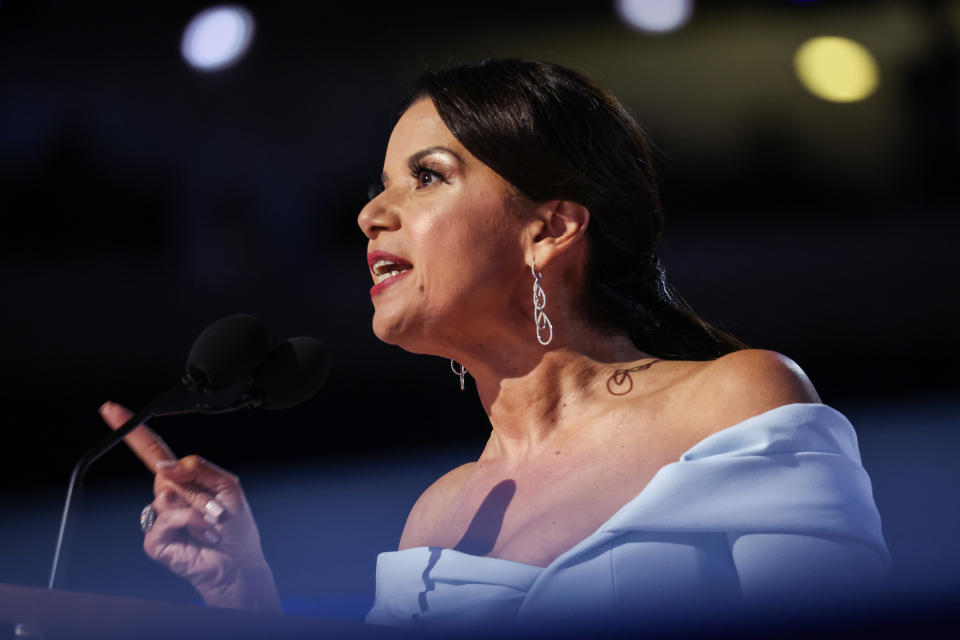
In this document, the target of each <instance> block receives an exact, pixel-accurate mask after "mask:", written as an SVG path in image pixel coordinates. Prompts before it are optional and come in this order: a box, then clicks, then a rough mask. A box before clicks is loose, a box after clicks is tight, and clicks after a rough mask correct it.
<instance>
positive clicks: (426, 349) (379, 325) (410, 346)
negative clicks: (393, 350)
mask: <svg viewBox="0 0 960 640" xmlns="http://www.w3.org/2000/svg"><path fill="white" fill-rule="evenodd" d="M372 325H373V334H374V335H375V336H377V338H378V339H379V340H380V341H381V342H385V343H387V344H392V345H394V346H396V347H400V348H401V349H403V350H404V351H409V352H410V353H417V354H422V355H436V349H435V348H434V347H435V346H436V345H435V344H433V341H431V340H429V339H427V337H426V336H425V335H424V331H423V329H424V325H423V324H417V325H416V326H413V323H411V322H409V321H408V320H407V319H397V318H389V317H385V316H383V315H378V314H376V313H375V314H374V315H373V323H372Z"/></svg>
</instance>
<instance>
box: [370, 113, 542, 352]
mask: <svg viewBox="0 0 960 640" xmlns="http://www.w3.org/2000/svg"><path fill="white" fill-rule="evenodd" d="M382 180H383V187H384V189H383V191H382V192H381V193H380V194H379V195H377V196H376V197H375V198H373V199H372V200H371V201H370V202H369V203H368V204H367V206H365V207H364V208H363V210H362V211H361V212H360V215H359V217H358V223H359V225H360V228H361V229H363V232H364V234H365V235H366V236H367V238H368V239H369V244H368V253H367V257H368V264H369V267H370V272H371V276H372V278H373V282H374V286H373V288H372V289H371V290H370V295H371V297H372V299H373V305H374V309H375V313H374V317H373V330H374V333H376V335H377V337H379V338H380V339H381V340H383V341H385V342H389V343H391V344H397V345H399V346H401V347H403V348H404V349H407V350H408V351H413V352H416V353H434V354H438V355H449V354H450V353H451V350H450V349H448V348H446V347H447V346H450V345H454V346H455V347H454V350H455V348H456V347H457V346H464V345H465V343H464V340H468V341H472V342H473V343H475V344H476V343H482V342H483V337H484V336H485V335H490V333H491V331H494V330H495V328H496V326H497V324H498V323H501V324H502V322H503V319H504V316H505V314H507V313H508V309H509V308H510V305H511V300H513V299H515V292H516V291H519V289H518V287H519V286H520V284H521V278H522V276H523V274H524V272H525V271H527V272H528V271H529V269H528V268H527V267H526V262H525V259H524V253H523V245H522V239H523V237H524V221H523V220H522V218H521V216H519V215H517V214H516V213H514V212H511V211H508V210H507V208H506V202H507V199H508V198H509V197H510V192H509V185H508V183H507V182H506V181H505V180H504V179H503V178H501V177H500V176H499V175H497V174H496V173H494V172H493V170H491V169H490V168H489V167H487V166H486V165H484V164H483V163H482V162H480V161H479V160H477V159H476V158H475V157H473V155H471V154H470V152H469V151H467V150H466V149H465V148H464V147H463V145H461V144H460V143H459V142H458V141H457V139H456V138H455V137H454V136H453V134H452V133H450V130H449V129H447V127H446V125H444V123H443V120H442V119H441V118H440V116H439V114H438V113H437V110H436V108H435V107H434V106H433V102H432V101H430V100H419V101H417V102H415V103H414V104H413V105H411V107H410V108H409V109H407V111H406V112H405V113H404V114H403V116H402V117H401V118H400V120H399V121H398V122H397V125H396V126H395V127H394V129H393V133H392V134H391V136H390V141H389V143H388V144H387V153H386V157H385V158H384V164H383V174H382Z"/></svg>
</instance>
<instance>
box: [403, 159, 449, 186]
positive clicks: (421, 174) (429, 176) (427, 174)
mask: <svg viewBox="0 0 960 640" xmlns="http://www.w3.org/2000/svg"><path fill="white" fill-rule="evenodd" d="M411 173H412V174H413V177H414V178H415V179H416V180H417V188H418V189H423V188H425V187H430V186H433V185H434V184H435V183H436V182H443V180H444V177H443V175H442V174H441V173H440V172H439V171H436V170H435V169H430V168H428V167H425V166H423V165H419V164H418V165H414V166H413V167H411Z"/></svg>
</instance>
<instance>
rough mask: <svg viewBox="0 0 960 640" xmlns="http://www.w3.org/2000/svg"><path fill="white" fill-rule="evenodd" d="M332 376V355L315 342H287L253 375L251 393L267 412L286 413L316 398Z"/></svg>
mask: <svg viewBox="0 0 960 640" xmlns="http://www.w3.org/2000/svg"><path fill="white" fill-rule="evenodd" d="M329 373H330V354H329V353H328V352H327V350H326V349H324V347H323V345H322V344H320V341H319V340H317V339H316V338H310V337H308V336H299V337H297V338H290V339H288V340H284V341H283V342H281V343H280V344H278V345H277V346H276V347H274V348H273V349H272V350H271V351H270V353H268V354H267V357H266V359H264V361H263V362H262V363H261V364H260V366H259V367H258V368H257V370H256V372H255V373H254V374H253V381H252V383H251V385H250V386H251V387H252V390H253V391H254V393H256V394H257V395H258V396H260V397H261V398H262V400H263V404H261V405H260V406H262V407H263V408H264V409H286V408H287V407H292V406H294V405H296V404H300V403H301V402H303V401H304V400H306V399H308V398H310V397H311V396H313V394H315V393H316V392H317V391H318V390H319V389H320V387H321V386H323V383H324V382H325V381H326V380H327V375H328V374H329Z"/></svg>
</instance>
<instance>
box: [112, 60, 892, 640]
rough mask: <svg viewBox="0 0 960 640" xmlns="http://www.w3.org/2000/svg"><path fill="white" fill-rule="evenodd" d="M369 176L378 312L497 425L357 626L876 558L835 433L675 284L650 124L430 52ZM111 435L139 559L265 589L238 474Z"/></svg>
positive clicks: (740, 582)
mask: <svg viewBox="0 0 960 640" xmlns="http://www.w3.org/2000/svg"><path fill="white" fill-rule="evenodd" d="M372 195H373V197H372V199H371V200H370V202H369V203H368V204H367V206H365V207H364V208H363V210H362V211H361V212H360V215H359V220H358V221H359V224H360V227H361V229H362V230H363V232H364V233H365V234H366V236H367V238H368V239H369V249H368V264H369V267H370V271H371V276H372V278H373V280H374V286H373V288H372V289H371V296H372V299H373V304H374V308H375V313H374V317H373V329H374V332H375V333H376V335H377V336H378V337H379V338H380V339H381V340H383V341H385V342H388V343H390V344H395V345H398V346H400V347H402V348H404V349H406V350H408V351H412V352H415V353H428V354H434V355H439V356H443V357H444V358H450V359H451V366H452V367H453V370H454V373H455V374H457V376H458V377H459V384H460V386H461V388H463V380H464V376H465V375H470V376H472V377H473V378H474V380H475V381H476V386H477V390H478V393H479V396H480V400H481V402H482V403H483V406H484V409H485V411H486V413H487V415H488V417H489V419H490V425H491V435H490V438H489V441H488V442H487V445H486V447H485V448H484V450H483V452H482V454H481V455H480V457H479V459H478V460H477V461H476V462H473V463H470V464H467V465H464V466H462V467H459V468H457V469H454V470H452V471H450V472H449V473H447V474H446V475H444V476H443V477H441V478H440V479H439V480H437V481H436V482H435V483H434V484H433V485H432V486H431V487H429V488H428V489H427V490H426V491H425V492H424V494H423V495H422V496H421V497H420V499H419V500H418V501H417V502H416V504H415V505H414V507H413V509H412V510H411V512H410V515H409V518H408V520H407V523H406V526H405V528H404V531H403V534H402V536H401V539H400V544H399V549H398V551H395V552H388V553H383V554H381V555H380V557H379V559H378V568H377V600H376V603H375V605H374V608H373V610H372V611H371V612H370V614H369V615H368V621H369V622H373V623H379V624H392V625H425V626H428V627H429V626H435V627H443V626H446V625H453V626H460V625H465V624H467V625H469V624H475V623H476V622H478V621H483V622H497V621H503V622H510V621H517V622H522V621H535V620H544V619H549V620H554V621H556V620H560V619H565V618H570V617H574V618H582V617H583V616H603V617H604V619H610V618H609V617H610V616H625V617H627V618H630V617H634V616H639V617H640V618H649V616H653V615H659V614H662V613H663V612H664V611H669V612H673V613H675V612H677V610H678V609H684V610H686V609H688V608H694V609H701V608H703V607H706V608H715V607H725V606H728V605H731V604H734V603H738V602H742V601H746V602H750V603H756V604H760V603H762V604H764V605H766V604H770V603H779V602H784V601H788V600H793V599H797V598H804V599H806V598H814V599H816V598H824V599H829V598H833V597H837V596H840V595H842V594H849V593H850V592H851V591H853V592H855V591H857V590H860V589H862V588H863V587H864V586H867V585H871V584H875V583H876V582H877V581H879V580H882V579H883V577H884V576H885V573H886V570H887V563H888V558H887V550H886V546H885V544H884V541H883V537H882V534H881V532H880V521H879V516H878V514H877V511H876V508H875V506H874V503H873V498H872V495H871V489H870V482H869V478H868V477H867V475H866V472H865V471H864V470H863V467H862V466H861V465H860V460H859V454H858V451H857V445H856V436H855V434H854V432H853V430H852V427H851V426H850V424H849V422H847V421H846V419H845V418H844V417H843V416H842V415H840V414H839V413H837V412H836V411H834V410H833V409H830V408H828V407H826V406H824V405H822V404H820V403H819V402H820V399H819V397H818V396H817V393H816V391H815V390H814V388H813V386H812V384H811V383H810V381H809V380H808V379H807V377H806V376H805V375H804V373H803V372H802V371H801V370H800V369H799V367H797V365H796V364H794V363H793V362H792V361H791V360H789V359H788V358H786V357H784V356H782V355H780V354H777V353H774V352H770V351H763V350H753V349H746V348H745V347H744V345H742V344H741V343H740V342H738V341H737V340H736V339H735V338H733V337H731V336H729V335H727V334H726V333H723V332H721V331H719V330H717V329H715V328H713V327H711V326H709V325H708V324H706V323H705V322H703V321H702V320H700V319H699V318H698V317H696V316H695V315H694V314H693V313H692V312H691V311H690V310H689V309H687V308H686V307H685V306H684V305H683V304H682V303H681V302H680V301H679V300H678V299H677V298H676V297H675V296H674V295H673V294H672V293H671V291H670V289H669V288H668V287H667V285H666V282H665V279H664V272H663V269H662V267H661V265H660V262H659V261H658V259H657V257H656V253H655V243H656V241H657V239H658V237H659V235H660V229H661V224H662V217H661V212H660V205H659V199H658V193H657V186H656V178H655V175H654V173H653V171H652V169H651V165H650V154H649V151H648V147H647V143H646V142H645V140H644V137H643V135H642V133H641V131H640V128H639V127H638V126H637V124H636V123H635V122H634V121H633V120H632V118H631V117H630V115H629V114H628V113H627V112H626V110H625V109H624V108H623V107H622V106H621V105H620V104H619V103H618V102H617V101H616V100H615V99H614V98H613V97H612V96H610V95H609V94H607V93H605V92H603V91H602V90H601V89H599V88H597V87H596V86H595V85H594V84H593V83H592V82H591V81H589V80H588V79H586V78H584V77H583V76H581V75H579V74H577V73H575V72H573V71H571V70H569V69H565V68H563V67H559V66H556V65H551V64H546V63H541V62H530V61H521V60H494V61H487V62H484V63H481V64H479V65H474V66H467V67H457V68H453V69H448V70H445V71H439V72H433V73H427V74H425V75H424V76H423V77H422V78H421V80H420V83H419V85H418V87H417V90H416V91H415V93H414V97H413V99H412V100H411V101H410V103H409V105H408V106H407V108H406V109H405V110H404V111H403V113H402V115H401V117H400V119H399V120H398V122H397V124H396V126H395V128H394V130H393V133H392V135H391V137H390V140H389V143H388V146H387V151H386V157H385V161H384V166H383V174H382V189H379V192H378V193H376V194H372ZM531 293H532V295H531ZM102 413H103V416H104V418H105V419H106V421H107V422H108V423H109V424H110V425H111V426H114V427H115V426H117V425H119V424H122V422H123V421H124V419H125V417H126V416H127V415H128V414H127V413H126V412H125V411H124V410H123V409H122V408H121V407H118V406H116V405H110V404H108V405H105V406H104V408H103V410H102ZM128 443H129V444H130V446H131V447H132V448H133V449H134V451H135V452H137V453H138V455H139V456H140V457H141V458H142V459H143V460H144V462H145V463H147V464H148V465H149V466H151V468H153V469H155V470H156V482H155V486H154V493H155V495H156V499H155V500H154V503H153V510H154V511H155V512H156V514H157V516H156V521H155V523H154V524H153V526H152V528H150V529H149V531H148V532H147V534H146V538H145V541H144V547H145V549H146V551H147V553H148V554H149V555H150V556H151V557H153V558H155V559H157V560H159V561H160V562H162V563H164V564H166V565H168V566H169V567H170V568H171V569H173V570H174V571H175V572H177V573H178V574H180V575H182V576H184V577H185V578H187V579H188V580H190V581H191V583H192V584H193V585H194V586H195V587H196V588H197V590H198V591H199V592H200V593H201V595H202V596H203V597H204V599H205V600H206V602H208V603H209V604H213V605H220V606H232V607H247V608H262V609H277V608H278V607H279V604H278V598H277V595H276V590H275V588H274V587H273V581H272V579H271V575H270V570H269V568H268V566H267V564H266V562H265V561H264V559H263V556H262V554H261V553H260V549H259V542H258V537H257V532H256V527H255V525H254V523H253V519H252V517H251V516H250V513H249V509H248V508H247V505H246V502H245V500H244V498H243V494H242V492H241V491H240V488H239V485H238V484H237V481H236V478H235V477H233V476H232V475H230V474H229V473H227V472H225V471H223V470H221V469H219V468H217V467H216V466H214V465H212V464H211V463H209V462H206V461H204V460H202V459H200V458H197V457H188V458H184V459H183V460H180V461H179V462H178V461H176V459H175V458H174V456H173V455H172V454H171V453H170V452H169V451H168V450H166V448H165V446H164V445H163V444H162V441H160V440H159V439H158V438H157V437H156V436H155V435H154V434H152V433H150V432H149V431H147V430H146V428H143V429H138V430H137V431H135V432H134V433H133V434H131V435H130V436H129V437H128ZM677 603H683V606H679V605H677Z"/></svg>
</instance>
